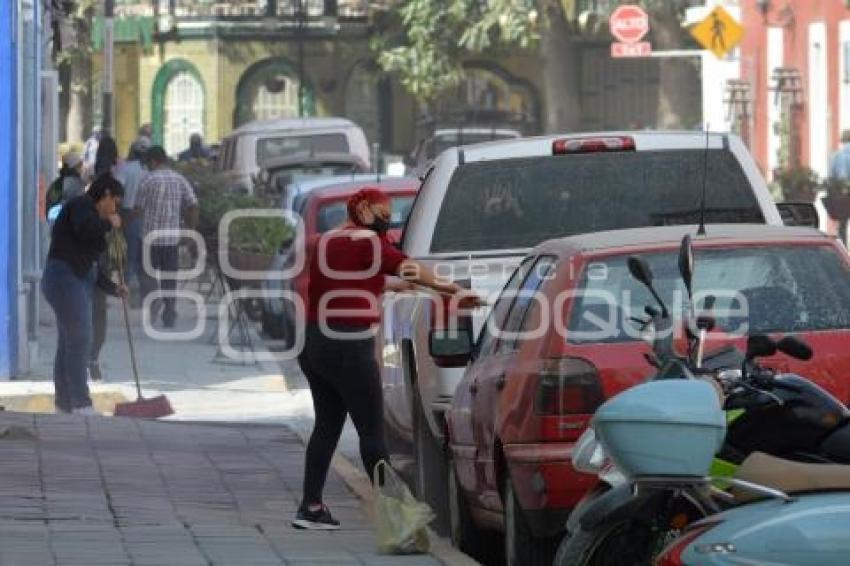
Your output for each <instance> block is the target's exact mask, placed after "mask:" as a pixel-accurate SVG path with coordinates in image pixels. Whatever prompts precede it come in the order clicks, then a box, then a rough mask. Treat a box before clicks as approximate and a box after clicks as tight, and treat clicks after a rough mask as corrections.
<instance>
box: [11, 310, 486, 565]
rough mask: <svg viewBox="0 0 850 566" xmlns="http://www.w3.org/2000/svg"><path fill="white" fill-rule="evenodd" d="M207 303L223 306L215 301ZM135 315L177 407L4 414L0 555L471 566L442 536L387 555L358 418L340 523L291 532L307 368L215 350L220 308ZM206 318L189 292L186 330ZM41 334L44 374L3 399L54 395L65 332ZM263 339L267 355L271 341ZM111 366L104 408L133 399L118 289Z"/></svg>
mask: <svg viewBox="0 0 850 566" xmlns="http://www.w3.org/2000/svg"><path fill="white" fill-rule="evenodd" d="M207 310H208V316H209V317H210V318H211V317H212V316H213V313H214V312H216V310H217V309H216V307H215V306H209V307H208V308H207ZM139 315H140V312H139V311H131V317H132V328H133V335H134V342H135V345H136V351H137V355H138V358H139V366H140V368H139V369H140V373H141V375H142V380H143V389H144V394H145V396H154V395H157V394H159V393H164V394H166V395H167V396H168V398H169V399H170V401H171V404H172V406H173V407H174V409H175V415H173V416H171V417H168V418H167V419H165V420H162V421H158V422H149V421H132V420H127V419H116V418H110V417H93V418H89V419H83V418H81V417H73V416H63V415H47V414H36V415H32V414H22V413H6V414H4V413H0V478H4V481H3V482H0V566H17V565H19V564H20V565H22V566H23V565H27V566H28V565H29V564H79V565H86V566H88V565H95V564H130V563H132V564H137V565H139V566H146V565H162V566H183V565H184V564H216V565H218V564H233V565H235V566H241V565H250V564H284V563H285V564H375V565H382V564H388V565H389V564H400V565H402V566H404V565H407V564H410V565H419V564H423V565H424V564H439V563H441V562H442V563H445V564H474V562H472V561H471V560H469V559H468V558H466V557H465V556H463V555H462V554H460V553H458V552H456V551H454V550H453V549H451V548H450V545H448V543H447V542H446V541H442V540H440V539H436V538H435V539H434V541H433V542H434V544H433V550H434V552H435V555H436V556H438V557H439V558H435V557H431V556H418V557H397V556H395V557H386V556H378V555H377V554H376V553H375V541H374V533H373V531H372V524H371V522H370V520H369V518H368V515H369V497H370V495H371V493H370V488H369V484H368V479H367V478H366V475H365V473H363V471H362V470H361V469H360V468H361V464H360V462H359V458H355V457H354V456H355V454H356V446H357V443H356V436H355V435H354V434H353V432H352V431H350V430H349V431H348V432H347V433H346V435H344V437H343V439H342V441H341V443H340V449H341V450H340V451H341V452H342V454H343V455H342V456H340V455H338V456H337V457H336V458H335V460H334V471H332V473H331V475H330V477H329V480H328V487H327V491H326V495H327V498H326V501H327V503H328V505H329V506H330V507H331V509H332V510H333V512H334V514H335V515H337V516H338V517H339V519H340V520H341V521H342V523H343V529H342V530H341V531H340V532H337V533H330V534H329V533H320V534H316V533H304V532H301V531H296V530H294V529H292V528H291V527H290V525H289V521H290V520H291V519H292V517H293V516H294V513H295V510H296V506H297V501H298V499H299V497H300V490H301V479H302V473H303V458H304V446H303V439H304V438H305V436H306V434H308V433H309V431H310V429H311V428H312V422H313V414H312V403H311V398H310V394H309V391H308V390H305V389H301V388H297V387H298V384H297V383H296V382H297V381H298V376H297V375H293V380H292V381H293V385H294V386H295V387H296V388H297V389H293V390H290V389H289V388H288V387H287V379H286V378H285V377H284V376H283V375H282V372H281V368H282V367H283V368H287V369H286V371H287V372H289V371H290V370H291V371H292V373H293V374H295V371H294V368H295V365H294V364H293V363H292V362H283V363H275V362H263V363H260V364H257V365H254V364H239V363H235V362H233V361H229V360H221V359H220V358H219V359H217V357H216V350H217V346H216V345H215V344H210V343H209V336H210V335H211V334H212V332H213V331H214V330H215V329H214V326H215V324H214V322H213V321H212V320H208V321H207V322H208V324H207V332H206V334H205V335H204V336H202V337H201V338H198V339H195V340H192V341H190V342H179V341H174V340H155V339H153V338H151V337H149V336H146V335H145V333H144V331H143V330H142V328H141V324H140V316H139ZM195 323H196V320H194V318H193V315H192V309H191V308H189V304H188V303H186V304H182V305H181V306H180V318H179V321H178V330H180V329H189V328H191V327H192V326H194V325H195ZM39 331H40V342H41V348H40V355H39V365H38V367H37V368H36V369H35V371H34V373H33V376H31V378H30V380H28V381H16V382H9V383H0V404H6V405H7V408H10V407H11V406H14V405H15V403H19V404H20V403H23V405H27V404H29V405H32V404H33V399H39V403H37V404H41V405H43V407H42V408H41V410H42V411H49V410H50V408H51V407H52V391H53V387H52V381H51V373H52V356H53V354H54V348H55V330H54V329H53V328H52V327H51V326H42V327H40V329H39ZM255 337H256V335H255ZM255 346H256V348H257V350H258V351H260V352H265V353H267V350H266V348H265V347H264V345H263V343H262V342H261V341H257V343H256V344H255ZM101 368H102V370H103V374H104V377H105V381H104V382H103V383H102V384H95V385H94V386H93V394H94V396H95V398H96V405H97V406H98V407H99V408H100V409H101V410H104V411H107V412H110V411H111V410H112V408H113V407H114V403H115V400H116V399H121V398H123V399H134V398H135V391H134V387H133V385H132V381H131V372H130V371H131V370H130V363H129V356H128V349H127V344H126V336H125V334H124V327H123V320H122V313H121V310H120V306H118V305H117V304H115V303H114V302H113V303H112V304H111V306H110V311H109V329H108V338H107V343H106V346H105V347H104V351H103V354H102V356H101ZM10 401H11V403H10ZM30 410H32V407H30ZM177 421H191V423H185V422H183V423H181V422H177ZM199 421H203V424H201V422H199ZM8 424H20V425H22V426H24V427H25V429H26V430H29V431H31V432H33V433H34V434H35V435H36V436H37V437H38V439H39V440H38V441H37V442H34V441H33V440H12V439H11V438H5V437H3V435H2V427H3V426H4V425H8ZM345 456H348V458H346V457H345ZM355 493H356V494H357V495H359V496H360V497H357V496H356V495H355Z"/></svg>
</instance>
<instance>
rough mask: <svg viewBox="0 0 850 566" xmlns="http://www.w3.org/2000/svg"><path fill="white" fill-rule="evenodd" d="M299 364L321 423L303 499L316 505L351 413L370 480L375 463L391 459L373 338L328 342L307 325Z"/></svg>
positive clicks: (313, 443)
mask: <svg viewBox="0 0 850 566" xmlns="http://www.w3.org/2000/svg"><path fill="white" fill-rule="evenodd" d="M336 330H341V329H339V328H337V329H336ZM348 330H359V331H363V330H365V328H364V327H360V328H356V329H355V328H349V329H348ZM298 364H299V365H300V366H301V371H303V372H304V375H305V376H306V377H307V381H308V382H309V384H310V391H311V392H312V394H313V407H314V408H315V411H316V423H315V425H314V427H313V434H312V435H311V436H310V442H309V443H308V444H307V457H306V462H305V466H304V467H305V469H304V500H303V501H304V503H306V504H317V503H321V502H322V490H323V489H324V487H325V480H326V479H327V475H328V468H329V467H330V464H331V458H332V457H333V453H334V450H336V445H337V443H338V442H339V437H340V434H342V427H343V426H344V425H345V417H346V416H347V415H351V420H352V421H353V422H354V427H355V428H356V429H357V434H358V436H359V437H360V457H361V458H362V460H363V466H365V468H366V471H367V472H368V473H369V477H370V478H371V477H372V475H373V471H374V469H375V465H376V464H377V463H378V462H380V461H381V460H385V459H387V448H386V443H385V441H384V428H383V416H384V399H383V391H382V389H381V375H380V373H379V371H378V363H377V361H376V360H375V340H374V338H367V339H358V340H343V339H339V338H329V337H327V336H324V335H323V334H322V332H321V330H320V329H319V327H318V326H316V325H310V326H308V327H307V334H306V340H305V344H304V351H303V352H302V353H301V355H300V356H299V357H298Z"/></svg>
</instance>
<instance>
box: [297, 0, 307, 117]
mask: <svg viewBox="0 0 850 566" xmlns="http://www.w3.org/2000/svg"><path fill="white" fill-rule="evenodd" d="M296 2H297V3H296V10H297V11H296V12H295V18H296V22H297V24H298V27H297V29H296V34H297V35H298V117H299V118H302V117H304V27H305V24H306V20H307V10H306V7H305V5H304V2H305V0H296Z"/></svg>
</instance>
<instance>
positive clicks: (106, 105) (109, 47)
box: [101, 0, 115, 135]
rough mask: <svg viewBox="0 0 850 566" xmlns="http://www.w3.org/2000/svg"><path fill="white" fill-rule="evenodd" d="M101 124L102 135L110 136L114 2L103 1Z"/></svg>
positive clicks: (111, 0) (110, 0) (113, 0)
mask: <svg viewBox="0 0 850 566" xmlns="http://www.w3.org/2000/svg"><path fill="white" fill-rule="evenodd" d="M103 20H104V33H103V104H102V106H103V107H102V110H101V111H102V113H103V123H102V129H103V134H104V135H112V134H111V131H112V82H113V76H112V74H113V69H114V41H113V39H114V32H115V0H104V6H103Z"/></svg>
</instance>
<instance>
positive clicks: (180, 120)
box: [162, 71, 205, 156]
mask: <svg viewBox="0 0 850 566" xmlns="http://www.w3.org/2000/svg"><path fill="white" fill-rule="evenodd" d="M204 103H205V101H204V88H203V86H202V85H201V83H200V81H198V79H197V78H195V76H194V75H193V74H192V73H190V72H188V71H181V72H179V73H177V74H175V75H174V76H173V77H172V78H171V80H170V81H169V82H168V86H167V87H166V90H165V103H164V105H163V121H162V128H163V129H162V132H163V135H162V138H163V139H162V141H163V146H164V147H165V151H166V152H168V154H169V155H172V156H174V155H178V154H179V153H180V152H182V151H184V150H185V149H187V148H188V147H189V138H190V137H191V135H192V134H201V136H203V135H204Z"/></svg>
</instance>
